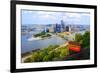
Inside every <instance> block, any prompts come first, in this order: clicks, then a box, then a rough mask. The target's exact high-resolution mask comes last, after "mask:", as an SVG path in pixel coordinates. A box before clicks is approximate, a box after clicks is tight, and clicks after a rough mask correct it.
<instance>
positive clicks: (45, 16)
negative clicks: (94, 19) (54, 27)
mask: <svg viewBox="0 0 100 73" xmlns="http://www.w3.org/2000/svg"><path fill="white" fill-rule="evenodd" d="M21 18H22V21H21V22H22V25H33V24H42V25H46V24H56V23H58V24H60V23H61V20H63V21H64V23H65V24H66V25H67V24H76V25H78V24H81V25H89V23H90V14H89V13H79V12H54V11H32V10H22V11H21Z"/></svg>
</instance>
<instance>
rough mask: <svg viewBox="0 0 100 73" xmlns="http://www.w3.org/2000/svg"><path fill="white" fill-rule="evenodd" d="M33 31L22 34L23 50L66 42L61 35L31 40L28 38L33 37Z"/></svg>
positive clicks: (23, 51) (27, 50)
mask: <svg viewBox="0 0 100 73" xmlns="http://www.w3.org/2000/svg"><path fill="white" fill-rule="evenodd" d="M32 34H33V32H32V33H28V34H24V35H21V52H22V53H25V52H29V51H32V50H35V49H43V48H46V47H48V46H49V45H60V44H64V43H65V42H66V40H64V39H62V38H61V37H59V36H57V35H54V36H52V37H50V38H45V39H40V40H31V41H29V40H28V39H29V38H30V37H32Z"/></svg>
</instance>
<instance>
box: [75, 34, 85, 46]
mask: <svg viewBox="0 0 100 73" xmlns="http://www.w3.org/2000/svg"><path fill="white" fill-rule="evenodd" d="M82 39H83V36H82V35H81V34H76V35H75V41H76V42H79V43H80V44H82Z"/></svg>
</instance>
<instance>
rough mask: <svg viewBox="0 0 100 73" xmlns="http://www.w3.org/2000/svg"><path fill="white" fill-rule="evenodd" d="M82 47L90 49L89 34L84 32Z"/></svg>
mask: <svg viewBox="0 0 100 73" xmlns="http://www.w3.org/2000/svg"><path fill="white" fill-rule="evenodd" d="M82 47H84V48H90V32H89V31H86V32H85V33H84V35H83V42H82Z"/></svg>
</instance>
